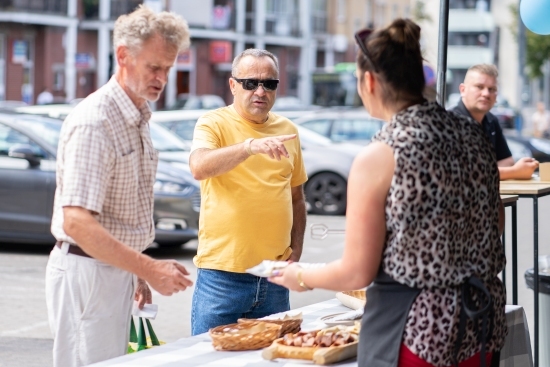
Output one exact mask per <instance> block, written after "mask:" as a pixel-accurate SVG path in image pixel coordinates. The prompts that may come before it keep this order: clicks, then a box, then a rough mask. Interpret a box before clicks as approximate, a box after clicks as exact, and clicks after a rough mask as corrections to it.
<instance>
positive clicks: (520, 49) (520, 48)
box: [517, 2, 526, 111]
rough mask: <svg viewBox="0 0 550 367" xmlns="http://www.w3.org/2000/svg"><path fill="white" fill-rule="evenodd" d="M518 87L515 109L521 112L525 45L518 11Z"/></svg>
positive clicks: (523, 31)
mask: <svg viewBox="0 0 550 367" xmlns="http://www.w3.org/2000/svg"><path fill="white" fill-rule="evenodd" d="M518 9H519V2H518ZM517 21H518V86H517V93H518V96H517V98H518V101H517V107H518V109H519V110H520V111H521V109H522V108H523V107H524V103H523V93H524V92H525V77H524V75H523V74H524V70H525V52H526V50H525V49H526V44H525V25H524V24H523V20H522V19H521V16H520V14H519V11H518V19H517Z"/></svg>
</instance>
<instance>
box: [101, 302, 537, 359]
mask: <svg viewBox="0 0 550 367" xmlns="http://www.w3.org/2000/svg"><path fill="white" fill-rule="evenodd" d="M294 311H296V312H298V311H299V312H302V314H303V317H304V321H303V324H302V329H304V330H314V329H318V328H321V327H325V324H323V323H322V322H321V321H319V318H320V317H322V316H326V315H329V314H333V313H337V312H345V311H349V308H347V307H345V306H344V305H342V304H341V303H340V301H338V300H337V299H332V300H329V301H325V302H320V303H315V304H312V305H309V306H306V307H302V308H299V309H296V310H294ZM506 321H507V323H508V336H507V338H506V345H505V346H504V349H503V350H502V352H501V362H500V367H532V366H533V359H532V356H531V343H530V340H529V330H528V328H527V321H526V319H525V313H524V311H523V308H522V307H520V306H506ZM261 353H262V351H261V350H257V351H245V352H220V351H216V350H214V348H213V347H212V342H211V340H210V337H209V336H208V334H207V333H205V334H201V335H197V336H193V337H189V338H183V339H180V340H178V341H175V342H173V343H168V344H165V345H162V346H160V347H155V348H152V349H148V350H144V351H141V352H138V353H134V354H128V355H125V356H122V357H118V358H113V359H111V360H108V361H104V362H100V363H96V364H93V365H92V366H95V367H100V366H101V367H103V366H110V367H139V366H148V367H153V366H157V367H195V366H209V367H274V366H278V367H303V366H304V363H305V364H306V365H307V363H308V362H307V361H295V360H284V359H278V360H276V361H266V360H264V359H263V358H262V356H261ZM335 366H346V367H357V361H356V360H355V359H350V360H348V361H345V362H341V363H338V364H335Z"/></svg>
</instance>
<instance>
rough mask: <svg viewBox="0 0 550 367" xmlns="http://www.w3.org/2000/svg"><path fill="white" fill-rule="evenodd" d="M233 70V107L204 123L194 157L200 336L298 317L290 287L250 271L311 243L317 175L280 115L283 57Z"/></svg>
mask: <svg viewBox="0 0 550 367" xmlns="http://www.w3.org/2000/svg"><path fill="white" fill-rule="evenodd" d="M231 71H232V77H231V78H230V79H229V86H230V88H231V92H232V93H233V96H234V101H233V104H232V105H230V106H227V107H224V108H220V109H218V110H215V111H212V112H208V113H206V114H205V115H204V116H203V117H201V118H200V119H199V121H198V122H197V125H196V127H195V133H194V136H193V147H192V149H191V156H190V158H189V164H190V167H191V172H192V173H193V176H194V177H195V178H196V179H198V180H200V181H201V195H202V202H201V215H200V223H199V228H200V229H199V247H198V251H197V256H195V258H194V262H195V265H197V267H198V268H199V269H198V275H197V281H196V286H195V291H194V293H193V307H192V315H191V329H192V330H191V331H192V334H193V335H196V334H200V333H204V332H207V331H208V330H209V329H210V328H213V327H216V326H219V325H225V324H230V323H234V322H237V319H239V318H260V317H263V316H267V315H270V314H273V313H277V312H283V311H287V310H289V309H290V304H289V300H288V290H287V289H286V288H283V287H280V286H278V285H276V284H273V283H270V282H268V281H267V278H259V277H257V276H254V275H251V274H248V273H246V272H245V270H246V269H248V268H250V267H253V266H255V265H257V264H259V263H260V262H261V261H262V260H292V261H298V260H299V259H300V255H301V253H302V245H303V240H304V231H305V224H306V207H305V200H304V193H303V188H302V185H303V184H304V182H306V180H307V175H306V172H305V168H304V163H303V160H302V150H301V147H300V142H299V140H298V139H297V132H298V130H297V128H296V126H295V125H294V124H293V123H292V122H291V121H289V120H288V119H286V118H284V117H282V116H278V115H276V114H274V113H272V112H270V110H271V107H273V103H274V102H275V95H276V89H277V86H278V83H279V79H278V78H279V67H278V61H277V58H276V57H275V55H273V54H272V53H270V52H268V51H265V50H258V49H248V50H245V51H244V52H242V53H241V54H240V55H238V56H237V57H236V58H235V60H234V61H233V65H232V70H231Z"/></svg>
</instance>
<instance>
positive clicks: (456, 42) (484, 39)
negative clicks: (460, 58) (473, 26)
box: [449, 32, 490, 47]
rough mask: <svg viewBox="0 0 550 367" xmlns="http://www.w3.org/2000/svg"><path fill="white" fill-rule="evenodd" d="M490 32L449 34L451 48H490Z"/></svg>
mask: <svg viewBox="0 0 550 367" xmlns="http://www.w3.org/2000/svg"><path fill="white" fill-rule="evenodd" d="M489 37H490V33H489V32H482V33H479V32H475V33H465V32H449V46H477V47H489Z"/></svg>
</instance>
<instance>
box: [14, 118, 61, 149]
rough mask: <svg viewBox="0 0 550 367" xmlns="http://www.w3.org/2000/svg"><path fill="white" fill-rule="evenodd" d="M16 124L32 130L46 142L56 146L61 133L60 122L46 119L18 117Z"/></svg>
mask: <svg viewBox="0 0 550 367" xmlns="http://www.w3.org/2000/svg"><path fill="white" fill-rule="evenodd" d="M17 124H18V125H20V126H23V127H25V128H26V129H28V130H30V131H32V132H33V133H35V134H36V135H38V136H40V137H41V138H42V139H44V140H45V141H46V142H47V143H48V144H50V145H51V146H53V147H55V148H57V144H59V134H60V133H61V122H60V121H57V120H48V119H32V120H30V119H29V120H27V119H20V120H17Z"/></svg>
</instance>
